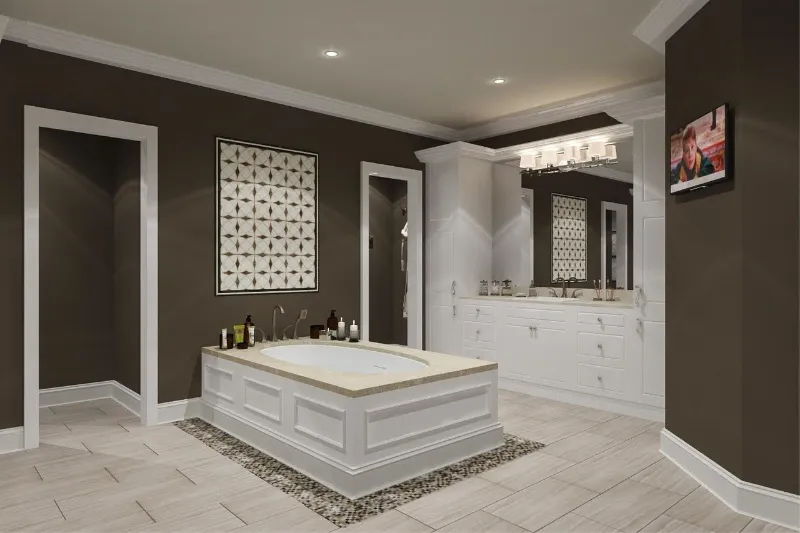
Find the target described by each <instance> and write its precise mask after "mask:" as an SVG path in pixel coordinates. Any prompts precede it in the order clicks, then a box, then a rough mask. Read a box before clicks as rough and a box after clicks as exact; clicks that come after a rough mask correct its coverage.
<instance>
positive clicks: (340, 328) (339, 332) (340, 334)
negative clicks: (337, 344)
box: [336, 318, 347, 341]
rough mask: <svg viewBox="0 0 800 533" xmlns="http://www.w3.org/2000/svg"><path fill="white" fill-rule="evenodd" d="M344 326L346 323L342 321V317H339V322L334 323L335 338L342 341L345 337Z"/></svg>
mask: <svg viewBox="0 0 800 533" xmlns="http://www.w3.org/2000/svg"><path fill="white" fill-rule="evenodd" d="M345 326H346V324H345V323H344V318H339V323H338V324H336V338H337V339H339V340H340V341H343V340H345V339H346V338H347V333H346V331H345Z"/></svg>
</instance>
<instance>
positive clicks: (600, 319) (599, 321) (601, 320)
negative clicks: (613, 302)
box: [597, 316, 603, 325]
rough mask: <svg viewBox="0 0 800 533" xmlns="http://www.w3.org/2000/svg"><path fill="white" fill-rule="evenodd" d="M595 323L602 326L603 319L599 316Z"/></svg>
mask: <svg viewBox="0 0 800 533" xmlns="http://www.w3.org/2000/svg"><path fill="white" fill-rule="evenodd" d="M597 323H598V324H601V325H602V324H603V317H601V316H599V317H597Z"/></svg>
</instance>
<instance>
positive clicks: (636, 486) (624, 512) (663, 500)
mask: <svg viewBox="0 0 800 533" xmlns="http://www.w3.org/2000/svg"><path fill="white" fill-rule="evenodd" d="M680 499H681V495H680V494H676V493H674V492H669V491H667V490H663V489H659V488H658V487H652V486H650V485H645V484H644V483H639V482H638V481H630V480H627V481H623V482H622V483H620V484H619V485H617V486H616V487H614V488H612V489H609V490H608V491H607V492H604V493H603V494H601V495H600V496H598V497H597V498H595V499H594V500H592V501H590V502H588V503H586V504H585V505H583V506H581V507H578V508H577V509H575V511H573V512H574V513H575V514H577V515H580V516H585V517H586V518H588V519H590V520H594V521H595V522H599V523H601V524H604V525H607V526H611V527H613V528H614V529H617V530H619V531H623V532H624V533H635V532H636V531H639V530H640V529H641V528H643V527H644V526H646V525H647V524H649V523H650V522H652V521H653V520H655V519H656V518H657V517H658V516H660V515H661V514H662V513H663V512H664V511H666V510H667V509H669V508H670V507H672V506H673V505H674V504H675V503H676V502H678V500H680Z"/></svg>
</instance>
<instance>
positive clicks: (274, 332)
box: [272, 305, 284, 342]
mask: <svg viewBox="0 0 800 533" xmlns="http://www.w3.org/2000/svg"><path fill="white" fill-rule="evenodd" d="M276 311H280V312H281V314H284V310H283V307H281V306H280V305H276V306H275V307H273V308H272V342H275V341H277V340H280V339H279V338H278V330H277V326H276V325H275V312H276Z"/></svg>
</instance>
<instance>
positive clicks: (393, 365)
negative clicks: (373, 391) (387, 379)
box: [261, 344, 428, 374]
mask: <svg viewBox="0 0 800 533" xmlns="http://www.w3.org/2000/svg"><path fill="white" fill-rule="evenodd" d="M261 354H262V355H266V356H268V357H273V358H275V359H279V360H281V361H286V362H287V363H293V364H296V365H303V366H313V367H317V368H324V369H325V370H332V371H334V372H350V373H353V374H384V373H385V374H397V373H401V372H417V371H420V370H423V369H424V368H426V367H427V366H428V365H426V364H425V363H423V362H421V361H417V360H415V359H411V358H410V357H403V356H401V355H393V354H389V353H384V352H376V351H372V350H363V349H357V348H351V347H349V346H347V345H344V346H328V345H322V344H298V345H294V346H275V347H272V348H267V349H265V350H261Z"/></svg>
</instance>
